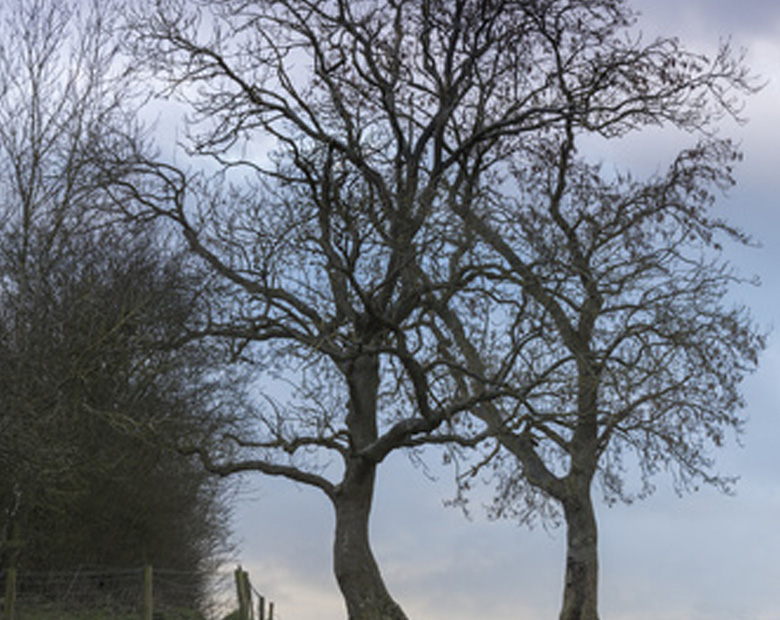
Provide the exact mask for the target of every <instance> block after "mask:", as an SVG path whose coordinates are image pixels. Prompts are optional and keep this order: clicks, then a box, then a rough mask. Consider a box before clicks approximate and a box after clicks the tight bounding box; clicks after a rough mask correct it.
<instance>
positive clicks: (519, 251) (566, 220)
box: [439, 3, 764, 620]
mask: <svg viewBox="0 0 780 620" xmlns="http://www.w3.org/2000/svg"><path fill="white" fill-rule="evenodd" d="M586 5H587V6H588V8H589V9H592V8H594V7H596V6H597V3H583V6H586ZM618 7H619V5H617V4H616V5H614V7H613V8H618ZM602 15H603V14H602ZM538 16H539V19H540V22H539V32H540V34H541V35H542V40H543V41H544V42H545V46H546V50H545V51H547V54H544V53H541V50H538V59H539V62H540V63H542V64H544V63H545V62H547V61H549V62H550V65H549V68H548V70H549V72H550V75H551V81H554V83H555V91H556V92H557V98H558V100H559V101H560V102H561V103H562V105H563V108H562V110H561V111H562V115H561V118H560V119H559V122H555V123H549V124H547V126H546V128H545V131H544V132H540V133H537V134H535V135H526V136H524V137H523V144H516V145H515V146H514V148H513V149H512V151H511V153H508V154H507V155H506V158H505V160H504V164H505V165H504V166H501V167H499V168H500V170H501V173H496V176H495V177H493V178H494V180H496V182H495V184H494V185H493V186H492V187H485V186H483V187H482V194H481V197H480V199H479V200H474V201H462V202H454V203H452V208H453V212H454V213H455V214H457V215H458V216H459V217H460V218H461V221H462V223H463V225H464V229H465V231H466V235H465V236H464V238H463V246H462V253H461V269H465V268H467V267H466V266H468V268H469V269H472V270H478V271H480V272H481V274H482V276H481V277H482V278H485V279H487V280H488V281H489V282H490V283H491V284H486V285H485V290H486V291H487V295H489V299H490V302H489V303H491V304H493V307H494V309H493V310H492V312H491V316H493V317H494V325H495V326H496V328H495V331H494V332H493V333H486V332H485V330H484V329H483V328H479V329H476V330H475V329H474V327H473V326H471V325H468V324H467V323H466V322H465V321H464V320H463V316H464V313H463V307H464V301H463V300H461V301H460V302H458V301H457V297H458V295H456V296H454V297H453V298H452V300H451V301H450V302H449V303H448V304H447V305H442V306H440V307H439V315H440V317H441V318H442V319H443V320H444V321H445V323H446V324H447V326H448V328H449V334H450V337H451V338H452V340H451V341H449V342H448V343H447V344H448V347H449V351H450V353H451V355H452V358H451V359H452V364H453V366H454V365H456V364H458V363H465V364H466V365H467V366H468V367H470V369H471V370H472V372H473V375H472V376H471V377H469V378H468V381H471V382H472V383H473V387H472V388H471V389H480V387H481V386H483V385H484V384H485V382H489V381H494V379H495V377H498V376H501V377H505V378H506V381H507V382H508V384H509V385H511V387H512V389H511V390H509V391H513V392H514V394H513V396H511V397H507V398H502V399H501V400H500V401H499V400H494V401H491V402H489V403H483V404H481V405H480V406H478V407H476V408H474V409H473V410H472V411H473V413H474V414H475V415H476V416H477V417H478V418H479V419H480V420H481V421H483V422H484V423H485V424H486V425H487V426H488V428H489V429H490V431H491V433H492V435H493V436H494V437H495V438H496V443H495V444H494V445H493V446H492V447H491V448H490V450H491V452H490V453H489V455H490V457H491V460H490V461H487V460H482V461H480V462H479V463H478V465H477V466H476V467H474V468H473V469H472V470H471V472H467V474H466V476H465V478H464V481H466V482H467V483H468V478H469V477H470V476H473V475H476V474H477V473H478V472H479V471H481V469H482V468H483V467H484V466H485V465H488V466H490V467H492V468H493V470H494V472H495V477H494V480H495V481H496V482H497V483H498V488H499V493H498V495H497V498H496V500H495V504H494V506H493V511H494V514H495V515H497V516H514V517H519V518H520V519H522V520H529V519H533V518H534V517H535V516H538V515H539V514H540V513H542V514H550V512H551V511H552V513H553V514H555V513H559V514H560V513H562V516H563V519H564V521H565V523H566V527H567V561H566V576H565V587H564V597H563V606H562V611H561V616H560V617H561V619H562V620H575V619H576V620H595V619H596V618H597V617H598V604H597V594H598V548H597V525H596V520H595V514H594V510H593V501H592V497H591V490H592V486H593V482H594V480H598V481H599V483H600V485H601V489H602V490H603V492H604V495H605V498H606V499H607V501H616V500H624V501H631V500H632V499H634V498H636V497H644V496H646V495H647V494H649V493H650V492H651V491H652V489H653V486H652V483H651V476H652V475H653V474H656V473H658V472H659V471H661V470H668V471H670V472H671V473H672V475H673V478H674V482H675V488H676V489H677V490H678V491H683V490H689V489H692V488H696V487H697V485H698V484H701V483H705V484H711V485H714V486H716V487H717V488H720V489H722V490H728V489H729V488H730V483H731V482H732V480H731V479H729V478H728V477H724V476H721V475H718V474H717V472H715V471H714V470H713V468H714V461H713V459H712V455H711V449H712V448H715V447H719V446H721V445H722V444H723V442H724V441H725V439H726V437H727V436H728V435H729V433H733V434H734V435H738V434H739V433H740V431H741V429H742V426H743V423H744V418H743V417H742V416H740V415H739V410H740V408H741V407H742V406H743V405H744V402H743V399H742V396H741V393H740V389H739V386H740V382H741V380H742V378H743V377H744V376H745V375H746V374H747V373H749V372H751V371H752V370H754V369H755V367H756V365H757V363H758V354H759V353H760V351H761V350H762V349H763V346H764V339H763V335H762V333H761V331H760V330H759V329H757V327H756V326H755V325H754V323H753V322H752V320H751V319H750V316H749V314H748V312H747V310H746V309H745V308H744V307H741V306H739V305H733V306H732V305H730V304H729V294H730V292H731V289H732V288H733V287H734V286H735V285H738V284H745V283H747V282H748V280H746V279H744V278H742V277H740V276H739V275H738V274H737V273H736V272H735V271H734V270H733V269H732V268H731V267H730V266H729V265H728V263H727V262H726V260H725V258H724V257H723V248H722V244H724V243H726V242H731V243H736V244H749V243H750V240H749V239H748V238H746V237H745V236H744V235H743V234H742V233H741V232H740V231H739V230H738V229H736V228H734V227H733V226H731V225H729V224H728V223H727V222H726V221H724V220H722V219H720V218H718V217H717V216H716V215H715V214H714V213H713V205H714V203H715V200H716V198H717V196H718V195H719V194H720V192H722V191H725V190H726V189H728V188H729V187H730V186H731V185H732V184H733V182H734V181H733V177H732V172H733V166H734V165H735V164H736V163H737V162H738V161H739V160H741V154H740V153H739V152H738V151H737V150H736V149H735V147H734V145H733V144H732V143H731V142H730V141H728V140H725V139H720V138H717V137H716V131H715V128H716V127H717V121H718V120H719V119H720V118H722V117H723V116H724V115H726V116H730V117H732V118H738V113H739V104H738V97H737V95H738V94H739V93H743V94H746V93H750V92H752V91H753V87H752V86H751V84H750V81H749V79H748V77H747V74H746V72H745V70H744V68H742V67H741V66H740V63H739V61H738V59H737V58H735V57H734V56H733V55H732V52H731V51H730V50H729V49H728V47H727V46H726V47H722V48H721V49H720V50H719V52H718V53H717V55H716V56H715V58H714V59H712V60H708V59H707V58H706V57H704V56H694V55H688V54H686V53H683V52H681V50H680V49H679V48H678V47H677V44H676V43H675V42H674V41H663V40H662V41H655V42H653V43H651V44H650V45H649V46H647V47H641V46H640V45H639V43H638V42H631V41H630V40H629V41H626V40H624V39H621V38H613V36H612V29H613V28H617V29H618V30H617V32H619V29H620V27H622V26H624V25H625V24H626V23H627V22H625V21H623V19H624V18H625V15H624V14H622V13H621V12H616V13H614V14H612V15H611V18H610V20H605V21H604V22H602V23H603V24H605V25H606V24H609V28H607V31H606V33H605V31H603V30H600V29H599V28H596V29H594V30H590V31H585V30H583V28H582V26H581V24H582V23H583V22H582V21H581V16H580V14H579V12H578V8H577V7H576V3H575V4H572V3H561V4H560V5H558V4H557V3H548V4H547V5H545V7H544V8H540V10H539V13H538ZM542 49H545V47H543V48H542ZM657 124H661V125H663V124H671V125H674V126H676V127H678V128H680V129H683V130H686V131H689V132H690V133H692V134H698V138H699V141H698V142H697V143H696V144H695V145H694V146H692V147H691V148H688V149H685V150H683V151H682V152H680V153H679V154H678V155H677V157H676V158H674V160H673V161H672V162H671V163H670V164H669V167H668V170H667V171H666V172H665V173H659V174H657V175H655V176H651V177H649V178H647V179H644V180H640V179H636V178H634V177H632V175H631V174H630V173H627V172H625V171H617V172H614V171H610V172H605V171H604V170H602V168H601V166H600V165H599V164H598V163H593V162H590V161H589V160H588V158H587V156H585V155H582V154H581V153H587V150H588V149H587V147H586V148H585V149H582V150H578V146H581V145H582V144H583V142H585V139H586V138H588V137H589V136H592V135H593V134H597V135H600V136H602V137H606V138H613V137H621V136H623V135H625V134H626V133H628V132H632V131H636V130H640V129H642V128H643V127H646V126H648V125H657ZM484 148H485V147H484V146H481V147H480V149H479V150H483V149H484ZM485 154H487V153H485ZM478 265H479V267H477V266H478ZM474 290H475V289H472V290H471V291H464V292H461V293H459V295H462V296H464V297H465V299H466V300H468V299H469V296H472V295H473V294H474ZM477 294H478V295H483V293H482V292H481V291H479V290H477ZM471 303H472V304H475V303H478V302H477V301H475V300H474V299H473V298H472V299H471ZM483 303H486V302H483ZM510 365H511V370H508V366H510ZM497 369H501V374H498V373H497ZM475 377H481V379H480V380H475ZM464 381H466V379H464ZM627 474H628V475H627ZM627 477H628V478H632V477H634V479H636V478H639V479H640V480H641V484H640V487H639V488H638V489H635V490H631V489H630V488H626V484H625V480H626V478H627Z"/></svg>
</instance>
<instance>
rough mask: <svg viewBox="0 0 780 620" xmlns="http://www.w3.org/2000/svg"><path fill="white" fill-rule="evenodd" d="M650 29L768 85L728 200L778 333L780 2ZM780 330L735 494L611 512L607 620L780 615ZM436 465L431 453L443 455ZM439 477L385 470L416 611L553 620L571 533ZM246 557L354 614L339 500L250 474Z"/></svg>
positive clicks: (733, 131) (631, 151)
mask: <svg viewBox="0 0 780 620" xmlns="http://www.w3.org/2000/svg"><path fill="white" fill-rule="evenodd" d="M633 6H634V7H636V8H638V9H639V10H640V11H642V13H643V17H642V18H641V21H640V26H641V28H642V30H643V31H644V32H645V33H646V34H647V36H652V35H654V34H664V35H677V36H679V37H680V38H681V39H682V40H683V42H684V43H685V44H686V45H687V46H688V47H690V48H693V49H700V50H703V51H707V50H711V49H712V48H713V47H714V46H716V45H717V43H718V41H719V40H720V39H722V38H726V37H731V40H732V42H733V44H734V45H735V46H736V47H744V48H745V49H746V50H747V62H748V64H749V65H750V66H751V67H752V68H753V70H754V71H755V72H756V73H758V74H760V76H761V77H762V78H763V79H764V80H766V81H767V86H766V87H765V88H764V90H763V91H762V92H761V93H759V94H758V95H756V96H755V97H753V98H752V99H751V100H750V101H749V102H748V105H747V108H746V110H745V114H746V116H747V117H748V118H749V119H750V123H749V124H748V125H747V126H744V127H736V126H733V125H728V126H724V133H726V134H728V135H732V136H733V137H735V138H737V139H738V140H739V141H740V142H741V144H742V148H743V150H744V151H745V161H744V163H743V165H742V167H741V168H740V169H739V170H738V171H737V175H738V183H739V185H738V186H737V187H736V188H735V189H734V190H732V191H731V192H730V193H729V195H728V197H727V198H726V199H724V200H723V201H721V204H720V205H719V208H721V209H722V210H723V212H724V213H726V214H727V216H728V217H729V219H730V220H731V221H732V222H734V223H736V224H738V225H740V226H741V227H743V228H744V229H745V230H746V231H747V232H749V233H751V234H753V235H754V236H755V237H756V238H757V239H758V240H759V241H760V242H761V243H762V244H763V247H762V248H761V249H758V250H756V249H750V250H747V249H745V250H739V251H738V252H734V253H733V260H734V262H735V263H736V264H737V266H738V267H739V268H740V270H741V271H742V272H743V273H745V274H754V273H755V274H757V275H759V276H760V278H761V279H762V281H763V285H762V287H760V288H752V287H744V288H743V289H739V290H738V291H736V292H735V299H736V300H737V301H744V302H745V303H746V304H747V305H749V306H750V307H752V308H753V311H754V315H755V317H756V319H757V320H758V321H759V322H760V323H761V324H763V325H765V326H767V327H770V328H771V327H774V328H775V331H777V328H778V326H780V320H778V319H780V153H779V151H780V3H778V2H776V0H742V1H741V2H732V1H729V0H682V1H681V0H641V1H637V2H633ZM678 140H679V138H675V137H670V136H668V135H667V134H657V133H656V134H652V135H649V136H647V137H646V138H642V139H640V140H639V144H641V146H642V148H636V145H631V146H628V145H614V146H611V147H610V149H609V150H606V151H605V152H604V158H605V159H606V160H615V161H619V162H620V163H621V165H628V166H634V167H639V168H641V167H645V166H654V165H656V164H658V165H661V164H662V163H663V162H664V160H665V159H664V158H665V157H667V156H668V155H669V154H670V153H672V152H674V149H675V147H676V146H679V144H680V142H679V141H678ZM779 338H780V337H779V336H778V334H777V333H775V334H774V335H773V336H772V337H770V341H769V347H768V349H767V350H766V352H765V354H764V356H763V358H762V363H761V368H760V370H759V372H757V373H756V374H755V375H753V376H752V377H750V378H749V379H748V380H747V382H746V384H745V394H746V397H747V401H748V407H747V410H746V414H747V416H748V418H749V425H748V428H747V433H746V435H745V437H744V442H743V443H744V445H743V447H741V448H740V447H736V446H734V445H730V446H729V447H727V448H726V449H724V450H722V451H721V453H720V454H719V455H718V457H719V458H718V465H719V469H720V470H721V471H723V472H726V473H733V474H738V475H739V476H740V477H741V479H740V482H739V484H738V486H737V493H736V495H735V496H733V497H730V496H724V495H720V494H718V493H716V492H715V491H712V490H703V491H701V492H700V493H697V494H695V495H689V496H684V497H682V498H679V497H677V496H676V495H674V493H673V492H672V491H671V489H670V486H671V485H670V481H669V480H666V479H664V478H663V477H661V478H659V479H658V480H657V486H658V491H657V493H656V494H654V495H653V496H651V497H650V498H649V499H647V500H645V501H643V502H639V503H636V504H634V505H631V506H621V505H619V506H615V507H612V508H607V507H605V506H599V510H598V516H599V523H600V537H601V538H600V547H601V594H600V596H601V611H602V618H604V619H608V620H651V619H652V620H699V619H701V620H704V619H706V620H780V596H778V585H777V584H780V448H778V445H779V444H778V438H780V339H779ZM435 461H436V459H435V458H432V459H431V462H435ZM432 473H433V474H434V478H436V480H430V479H428V478H426V477H425V476H424V475H423V473H422V472H421V471H420V470H419V469H415V468H414V467H413V466H412V465H411V464H410V462H409V461H408V460H407V459H406V458H405V457H404V456H402V455H394V456H393V457H392V458H391V459H390V460H389V462H388V463H386V464H385V466H383V468H381V470H380V477H379V484H378V489H379V491H378V497H377V500H376V504H375V510H374V516H373V531H372V537H373V542H374V548H375V551H376V553H377V556H378V559H379V562H380V566H381V567H382V570H383V572H384V574H385V577H386V580H387V582H388V586H389V588H390V590H391V592H392V593H393V595H394V596H395V597H396V598H397V600H398V601H399V602H400V603H401V605H402V606H403V607H404V609H405V610H406V611H407V613H408V615H409V617H410V618H411V619H412V620H415V619H416V620H445V619H446V620H473V619H474V618H490V619H491V620H510V619H511V620H517V619H520V618H522V619H528V620H537V619H539V620H542V619H545V618H550V619H553V618H556V617H557V614H558V609H559V603H560V596H561V591H562V579H563V568H564V531H563V530H562V529H559V530H551V531H546V530H544V529H542V528H537V529H534V530H529V529H527V528H525V527H519V526H517V525H515V524H513V523H511V522H497V523H493V522H488V521H486V520H485V519H484V517H483V516H482V515H481V514H480V512H479V510H475V511H474V514H473V515H472V519H471V520H468V519H466V518H464V516H463V514H462V513H461V512H460V511H458V510H456V509H451V508H445V507H443V501H444V500H445V499H447V498H448V497H451V496H452V493H453V484H452V481H451V475H450V473H449V472H446V471H441V472H437V471H434V472H432ZM235 522H236V533H237V536H238V538H239V544H240V553H239V557H240V559H241V562H242V564H243V565H244V567H245V568H247V569H248V570H249V571H250V573H251V577H252V581H253V583H254V585H255V587H256V588H258V589H259V590H261V591H263V592H264V593H265V595H266V596H267V597H268V598H270V599H271V600H274V601H275V602H276V616H277V619H278V620H331V619H333V620H338V619H342V618H344V617H345V612H344V607H343V604H342V602H341V597H340V594H339V592H338V589H337V587H336V583H335V580H334V579H333V577H332V570H331V566H330V557H331V554H330V547H331V537H332V528H333V520H332V515H331V509H330V506H329V505H328V503H327V500H326V499H325V498H324V497H323V496H321V494H318V493H317V492H315V491H313V490H309V489H306V488H300V487H296V486H295V485H293V484H291V483H288V482H286V481H275V480H269V479H266V478H259V477H254V478H250V479H248V480H247V484H246V486H245V490H244V492H243V493H242V496H241V500H240V503H239V506H238V508H237V511H236V521H235Z"/></svg>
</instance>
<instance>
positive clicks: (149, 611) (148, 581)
mask: <svg viewBox="0 0 780 620" xmlns="http://www.w3.org/2000/svg"><path fill="white" fill-rule="evenodd" d="M152 585H153V572H152V565H151V564H147V565H146V566H144V609H143V620H152V616H153V611H154V599H153V596H152Z"/></svg>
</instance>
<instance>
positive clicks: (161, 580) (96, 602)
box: [0, 566, 208, 620]
mask: <svg viewBox="0 0 780 620" xmlns="http://www.w3.org/2000/svg"><path fill="white" fill-rule="evenodd" d="M147 571H148V568H147V567H143V566H142V567H137V568H87V567H79V568H75V569H73V570H61V571H45V572H43V571H41V572H39V571H24V570H19V571H18V572H17V573H16V576H15V580H14V581H15V584H14V590H15V592H14V597H13V598H14V603H13V611H12V612H11V613H13V620H98V618H99V619H101V620H103V619H106V620H112V619H113V620H130V619H131V618H132V619H133V620H137V619H138V618H141V617H142V616H143V613H144V592H145V583H144V582H145V574H146V575H147V577H146V578H147V579H148V576H149V574H151V575H153V577H152V582H151V584H148V585H147V586H146V587H151V592H152V593H153V610H154V613H153V618H154V620H200V619H202V618H204V615H203V612H205V611H206V609H205V608H206V607H207V606H208V605H207V600H205V599H204V594H207V592H206V591H205V590H206V588H207V587H208V586H207V584H204V576H203V575H202V574H200V573H194V572H186V571H176V570H166V569H158V568H155V569H154V570H153V571H149V572H148V573H147ZM7 582H8V574H7V573H6V572H3V573H0V584H2V585H4V586H5V589H6V590H8V583H7ZM0 596H2V591H0ZM6 597H8V594H7V593H6ZM3 602H4V604H3V606H2V607H3V614H2V617H3V618H4V619H5V618H7V617H8V616H9V611H11V610H10V609H8V607H9V606H8V605H7V604H5V601H3Z"/></svg>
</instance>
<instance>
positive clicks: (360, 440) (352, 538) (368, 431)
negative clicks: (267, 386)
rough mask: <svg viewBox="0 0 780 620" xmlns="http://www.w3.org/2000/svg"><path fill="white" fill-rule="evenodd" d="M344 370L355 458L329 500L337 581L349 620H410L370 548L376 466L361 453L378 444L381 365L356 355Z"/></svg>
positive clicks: (371, 359)
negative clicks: (333, 515)
mask: <svg viewBox="0 0 780 620" xmlns="http://www.w3.org/2000/svg"><path fill="white" fill-rule="evenodd" d="M343 370H344V376H345V378H346V380H347V383H348V385H349V393H350V401H349V409H350V410H349V414H348V416H347V420H346V422H347V428H348V429H349V435H350V440H351V443H352V449H353V451H354V453H353V455H352V456H350V457H349V458H347V459H346V462H345V471H344V478H343V480H342V482H341V484H340V485H339V486H338V488H337V489H336V491H335V492H334V494H333V496H332V498H331V499H332V501H333V505H334V507H335V509H336V537H335V540H334V548H333V565H334V571H335V573H336V580H337V581H338V584H339V587H340V588H341V592H342V594H343V596H344V600H345V601H346V604H347V613H348V616H349V620H406V615H405V614H404V612H403V611H402V610H401V608H400V607H399V606H398V604H397V603H396V602H395V601H394V600H393V598H392V597H391V596H390V593H389V592H388V591H387V588H386V587H385V584H384V581H383V580H382V575H381V574H380V572H379V567H378V566H377V563H376V560H375V559H374V554H373V553H372V551H371V544H370V542H369V517H370V515H371V504H372V501H373V498H374V482H375V479H376V468H377V463H375V462H373V461H371V460H369V459H367V458H365V457H363V456H361V455H360V452H361V450H362V449H364V448H366V447H367V446H370V445H371V444H372V443H373V442H374V441H376V439H377V419H376V415H377V393H378V388H379V360H378V358H377V356H376V355H372V354H367V355H358V356H356V357H355V358H354V359H352V360H351V361H350V362H348V363H347V364H345V366H344V368H343Z"/></svg>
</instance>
